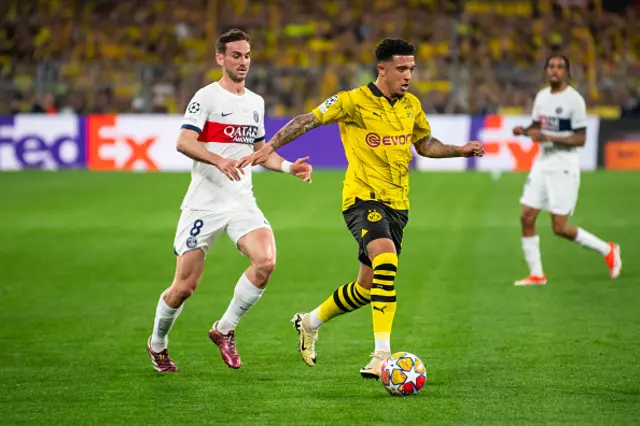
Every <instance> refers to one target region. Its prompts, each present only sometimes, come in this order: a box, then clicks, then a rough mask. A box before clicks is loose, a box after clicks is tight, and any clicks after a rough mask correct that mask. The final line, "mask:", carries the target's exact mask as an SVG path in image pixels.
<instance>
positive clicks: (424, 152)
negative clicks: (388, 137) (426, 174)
mask: <svg viewBox="0 0 640 426" xmlns="http://www.w3.org/2000/svg"><path fill="white" fill-rule="evenodd" d="M415 147H416V151H417V152H418V154H420V155H421V156H423V157H430V158H451V157H473V156H477V157H482V155H484V146H483V145H482V144H481V143H480V142H475V141H474V142H469V143H468V144H466V145H463V146H455V145H445V144H443V143H442V142H441V141H440V140H439V139H437V138H434V137H433V136H427V137H426V138H423V139H421V140H419V141H418V142H416V143H415Z"/></svg>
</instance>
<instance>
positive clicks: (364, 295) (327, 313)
mask: <svg viewBox="0 0 640 426" xmlns="http://www.w3.org/2000/svg"><path fill="white" fill-rule="evenodd" d="M367 304H369V290H367V289H366V288H364V287H362V286H360V284H358V283H357V282H351V283H349V284H345V285H343V286H340V287H338V288H337V289H336V291H334V292H333V294H332V295H331V296H329V297H328V298H327V300H325V301H324V302H322V304H321V305H320V307H319V309H318V319H319V320H320V321H322V322H323V323H324V322H327V321H329V320H330V319H332V318H335V317H337V316H338V315H342V314H346V313H347V312H352V311H355V310H356V309H359V308H362V307H363V306H365V305H367Z"/></svg>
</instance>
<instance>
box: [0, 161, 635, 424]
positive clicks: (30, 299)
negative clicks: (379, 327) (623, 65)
mask: <svg viewBox="0 0 640 426" xmlns="http://www.w3.org/2000/svg"><path fill="white" fill-rule="evenodd" d="M411 179H412V187H411V198H412V203H413V204H412V211H411V214H410V220H409V225H408V227H407V229H406V232H405V243H404V251H403V254H402V256H401V258H400V268H399V275H398V279H397V281H396V287H397V289H398V300H399V302H398V303H399V307H398V309H399V311H398V314H397V316H396V320H395V323H394V332H393V339H392V343H393V349H394V350H397V351H399V350H404V351H409V352H413V353H415V354H417V355H418V356H420V357H421V358H422V359H423V360H424V362H425V363H426V365H427V369H428V382H427V386H426V387H425V389H424V390H423V391H422V392H421V393H420V394H419V395H416V396H414V397H408V398H394V397H390V396H389V395H387V393H386V392H385V391H384V389H383V387H382V385H381V384H380V383H379V382H373V381H363V380H362V379H361V378H360V377H359V374H358V369H359V368H360V367H361V366H362V365H364V364H365V363H366V362H367V361H368V359H369V354H370V352H371V351H372V349H373V336H372V331H371V312H370V310H369V308H365V309H363V310H362V311H360V312H356V313H354V314H351V315H348V316H344V317H341V318H338V319H337V320H335V321H334V322H332V323H329V324H328V325H327V326H325V327H324V328H323V329H322V330H321V331H320V339H319V341H318V351H319V359H318V365H317V366H316V367H315V368H309V367H307V366H306V365H305V364H304V363H303V362H302V360H301V359H300V358H299V355H298V353H297V351H296V345H297V336H296V334H295V332H294V330H293V328H292V327H291V324H290V323H289V319H290V318H291V316H292V315H293V313H295V312H296V311H299V310H310V309H312V308H314V307H315V306H316V305H317V304H318V303H320V302H321V301H322V300H324V298H325V297H326V296H328V295H329V294H330V293H331V292H332V291H333V290H334V289H335V287H337V286H338V285H340V284H343V283H346V282H348V281H350V280H352V279H354V277H355V274H356V271H357V260H356V254H357V248H356V243H355V242H354V241H353V240H352V237H351V235H350V234H349V232H348V231H347V229H346V228H345V226H344V223H343V219H342V215H341V214H340V210H339V209H340V191H341V181H342V173H338V172H318V173H316V174H315V176H314V182H313V184H312V185H305V184H303V183H301V182H299V181H297V180H295V179H293V178H291V177H290V176H285V175H282V174H276V173H265V174H259V175H256V176H255V177H254V181H255V183H254V187H255V192H256V195H257V197H258V201H259V204H260V206H261V207H262V209H263V210H264V212H265V214H266V215H267V217H268V219H269V220H270V222H271V224H272V225H273V229H274V231H275V235H276V239H277V246H278V266H277V269H276V272H275V274H274V276H273V278H272V281H271V283H270V285H269V287H268V289H267V291H266V293H265V295H264V297H263V298H262V300H261V301H260V303H258V304H257V305H256V306H255V307H254V308H253V309H252V311H251V312H250V313H249V314H248V315H247V316H246V317H245V318H244V319H243V321H242V322H241V323H240V325H239V327H238V329H237V342H238V349H239V352H240V354H241V355H242V359H243V362H244V364H243V367H242V368H241V369H240V370H237V371H236V370H231V369H229V368H227V367H226V366H225V365H224V364H223V362H222V360H221V359H220V356H219V354H218V352H217V348H216V347H215V346H214V345H213V344H211V343H210V342H209V340H208V339H207V331H208V329H209V327H210V325H211V323H212V322H213V321H214V320H215V319H217V318H219V316H220V315H221V314H222V312H223V311H224V309H225V308H226V306H227V304H228V301H229V299H230V297H231V295H232V291H233V290H232V289H233V286H234V285H235V282H236V280H237V278H238V276H239V275H240V274H241V272H242V271H243V269H244V268H245V267H246V259H245V258H243V257H242V256H240V255H239V254H238V253H237V251H236V250H235V249H234V248H233V247H232V245H231V243H230V242H229V240H228V238H227V237H223V239H222V240H221V242H220V243H219V244H218V245H217V246H216V247H215V248H214V250H213V251H212V252H211V254H210V255H209V257H208V259H207V263H206V271H205V275H204V278H203V281H202V283H201V285H200V287H199V288H198V290H197V291H196V293H195V295H194V297H193V298H192V299H190V300H189V301H188V302H187V304H186V306H185V310H184V312H183V313H182V316H181V317H180V318H179V320H178V322H177V323H176V325H175V327H174V329H173V331H172V333H171V336H170V338H171V344H170V350H171V354H172V356H173V358H174V359H175V361H176V363H177V364H178V366H179V367H180V368H181V370H182V371H181V372H180V373H179V374H177V375H159V374H157V373H155V371H153V370H152V368H151V362H150V359H149V357H148V356H147V354H146V351H145V341H146V339H147V337H148V336H149V334H150V331H151V327H152V322H153V316H154V312H155V306H156V302H157V299H158V297H159V294H160V292H161V291H162V290H163V289H164V288H165V287H166V286H167V285H168V284H169V283H170V281H171V279H172V277H173V272H174V266H175V260H174V255H173V252H172V242H173V236H174V231H175V226H176V222H177V219H178V215H179V205H180V202H181V199H182V197H183V195H184V192H185V190H186V187H187V185H188V182H189V175H188V174H152V173H149V174H135V173H132V174H126V173H122V174H115V173H113V174H109V173H89V172H61V173H46V172H27V173H0V219H1V220H0V240H1V242H2V243H1V244H0V419H1V420H0V423H2V424H6V425H13V424H25V425H26V424H29V425H33V424H61V425H68V424H83V425H88V424H127V425H134V424H135V425H143V424H148V425H157V424H252V425H256V424H295V425H301V424H398V425H407V424H474V425H475V424H507V425H513V424H538V423H544V424H557V423H570V424H580V425H584V424H606V425H611V424H620V425H629V424H637V422H638V421H640V420H639V419H640V266H638V265H639V264H638V262H637V259H638V257H639V256H640V245H639V243H638V240H639V237H640V199H639V198H638V194H639V188H640V174H633V173H605V172H597V173H590V174H584V175H583V177H582V189H581V195H580V200H579V203H578V208H577V212H576V215H575V217H574V218H573V223H575V224H578V225H581V226H583V227H585V228H586V229H588V230H590V231H591V232H593V233H595V234H596V235H599V236H602V237H603V238H605V239H608V240H615V241H618V242H619V243H620V244H621V246H622V255H623V260H624V261H625V262H626V263H625V265H624V268H623V273H622V276H621V277H620V278H619V279H618V280H616V281H612V280H610V279H609V277H608V271H607V269H606V266H605V264H604V262H603V260H602V258H601V257H600V256H599V255H597V254H595V253H593V252H590V251H588V250H586V249H583V248H581V247H578V246H575V245H573V244H571V243H569V242H566V241H562V240H560V239H558V238H556V237H554V236H553V235H552V234H551V230H550V219H549V217H548V216H547V215H546V214H543V215H541V217H540V218H539V220H538V229H539V232H540V235H541V238H542V242H541V247H542V256H543V262H544V266H545V272H546V273H547V275H548V277H549V280H550V281H549V285H547V286H544V287H527V288H517V287H514V286H513V285H512V282H513V281H514V280H515V279H518V278H521V277H522V276H524V275H525V273H526V267H525V263H524V260H523V258H522V253H521V249H520V238H519V211H520V207H519V205H518V197H519V195H520V192H521V188H522V185H523V183H524V180H525V175H523V174H506V175H503V176H502V178H500V179H499V180H492V179H491V177H490V176H489V175H488V174H481V173H464V174H456V173H449V174H447V173H443V174H438V173H434V174H419V173H414V174H412V176H411Z"/></svg>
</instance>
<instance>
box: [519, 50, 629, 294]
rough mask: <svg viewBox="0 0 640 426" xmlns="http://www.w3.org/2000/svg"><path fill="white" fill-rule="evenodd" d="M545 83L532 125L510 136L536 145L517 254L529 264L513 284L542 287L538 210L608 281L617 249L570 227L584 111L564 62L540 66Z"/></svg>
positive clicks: (616, 270)
mask: <svg viewBox="0 0 640 426" xmlns="http://www.w3.org/2000/svg"><path fill="white" fill-rule="evenodd" d="M545 72H546V75H547V78H548V80H549V87H546V88H544V89H542V90H540V92H538V94H537V95H536V98H535V101H534V103H533V113H532V118H533V123H531V125H530V126H529V127H527V128H524V127H522V126H518V127H515V128H514V129H513V134H514V135H516V136H519V135H525V136H529V137H531V139H533V140H534V141H536V142H538V143H540V155H539V156H538V158H537V159H536V161H535V163H534V165H533V167H532V169H531V172H530V173H529V177H528V179H527V182H526V184H525V187H524V191H523V194H522V198H521V199H520V202H521V203H522V215H521V218H520V220H521V223H522V250H523V251H524V257H525V260H526V261H527V264H528V265H529V276H528V277H526V278H524V279H522V280H518V281H516V282H515V285H518V286H524V285H541V284H546V283H547V278H546V275H545V274H544V271H543V269H542V260H541V258H540V237H539V236H538V235H537V233H536V218H537V217H538V214H539V213H540V210H545V211H548V212H550V213H551V217H552V224H553V232H554V233H555V234H556V235H557V236H559V237H563V238H566V239H568V240H570V241H574V242H576V243H578V244H580V245H582V246H584V247H587V248H590V249H592V250H595V251H596V252H598V253H600V254H601V255H602V256H604V259H605V261H606V264H607V266H608V268H609V274H610V276H611V278H617V277H618V275H620V269H621V268H622V261H621V259H620V247H619V246H618V245H617V244H615V243H611V242H605V241H603V240H601V239H600V238H598V237H596V236H595V235H593V234H591V233H589V232H587V231H585V230H584V229H582V228H578V227H576V226H573V225H569V223H568V219H569V216H570V215H572V214H573V211H574V208H575V205H576V202H577V201H578V189H579V187H580V164H579V156H578V148H579V147H581V146H584V144H585V142H586V134H587V110H586V106H585V102H584V99H583V97H582V96H581V95H580V94H579V93H578V92H577V91H576V90H575V89H574V88H573V87H571V86H569V84H568V82H567V81H568V79H569V76H570V74H569V73H570V64H569V60H568V59H567V58H566V57H565V56H562V55H553V56H551V57H549V58H548V59H547V61H546V64H545Z"/></svg>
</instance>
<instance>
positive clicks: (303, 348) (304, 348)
mask: <svg viewBox="0 0 640 426" xmlns="http://www.w3.org/2000/svg"><path fill="white" fill-rule="evenodd" d="M300 349H301V350H303V351H306V350H307V348H306V347H305V346H304V337H303V338H302V344H301V345H300Z"/></svg>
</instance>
